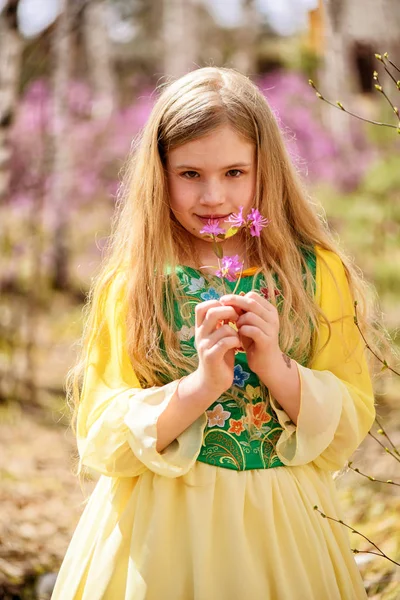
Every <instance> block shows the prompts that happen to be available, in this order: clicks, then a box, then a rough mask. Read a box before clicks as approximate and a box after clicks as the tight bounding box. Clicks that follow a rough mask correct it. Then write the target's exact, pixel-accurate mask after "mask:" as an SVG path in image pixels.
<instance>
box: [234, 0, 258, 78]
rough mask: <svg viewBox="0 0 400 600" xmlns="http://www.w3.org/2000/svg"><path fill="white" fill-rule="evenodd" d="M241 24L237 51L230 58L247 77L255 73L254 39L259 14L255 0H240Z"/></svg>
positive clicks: (255, 38)
mask: <svg viewBox="0 0 400 600" xmlns="http://www.w3.org/2000/svg"><path fill="white" fill-rule="evenodd" d="M241 11H242V26H241V27H240V29H239V32H238V44H237V47H238V49H237V51H236V53H235V55H234V57H233V59H232V61H233V63H234V65H235V67H236V69H238V71H240V72H241V73H244V74H245V75H248V76H249V77H254V76H255V75H256V74H257V73H256V71H257V64H256V40H257V33H258V22H259V15H258V12H257V7H256V3H255V0H242V6H241Z"/></svg>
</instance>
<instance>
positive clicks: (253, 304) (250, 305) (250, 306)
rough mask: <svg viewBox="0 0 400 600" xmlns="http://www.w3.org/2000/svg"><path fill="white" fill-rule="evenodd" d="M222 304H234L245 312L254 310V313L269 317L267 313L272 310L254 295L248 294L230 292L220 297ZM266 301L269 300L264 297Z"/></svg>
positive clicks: (265, 317)
mask: <svg viewBox="0 0 400 600" xmlns="http://www.w3.org/2000/svg"><path fill="white" fill-rule="evenodd" d="M220 302H221V304H223V305H224V306H233V307H235V308H239V309H240V310H242V311H244V312H253V313H254V314H256V315H258V316H260V317H262V318H264V319H267V318H268V317H267V315H268V313H269V312H270V311H269V309H268V307H265V306H264V305H263V304H261V303H260V302H258V301H257V300H256V299H255V298H254V297H252V296H250V295H248V294H246V296H237V295H236V294H229V295H227V296H222V298H220ZM264 302H267V303H268V301H267V300H265V299H264Z"/></svg>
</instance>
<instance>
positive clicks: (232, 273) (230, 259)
mask: <svg viewBox="0 0 400 600" xmlns="http://www.w3.org/2000/svg"><path fill="white" fill-rule="evenodd" d="M242 269H243V263H242V262H241V261H240V260H239V256H238V255H237V254H235V256H224V257H223V258H222V260H221V268H220V269H218V271H217V272H216V276H217V277H225V279H227V280H228V281H236V279H237V277H236V275H237V273H240V271H241V270H242Z"/></svg>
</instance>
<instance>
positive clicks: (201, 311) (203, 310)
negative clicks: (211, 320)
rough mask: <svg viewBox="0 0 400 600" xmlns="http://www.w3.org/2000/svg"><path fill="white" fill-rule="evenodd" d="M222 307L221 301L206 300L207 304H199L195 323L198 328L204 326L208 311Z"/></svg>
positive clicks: (196, 309) (196, 308)
mask: <svg viewBox="0 0 400 600" xmlns="http://www.w3.org/2000/svg"><path fill="white" fill-rule="evenodd" d="M214 306H221V303H220V301H219V300H206V301H205V302H199V304H196V307H195V323H196V327H200V325H202V324H203V321H204V319H205V316H206V314H207V311H208V310H209V309H210V308H212V307H214Z"/></svg>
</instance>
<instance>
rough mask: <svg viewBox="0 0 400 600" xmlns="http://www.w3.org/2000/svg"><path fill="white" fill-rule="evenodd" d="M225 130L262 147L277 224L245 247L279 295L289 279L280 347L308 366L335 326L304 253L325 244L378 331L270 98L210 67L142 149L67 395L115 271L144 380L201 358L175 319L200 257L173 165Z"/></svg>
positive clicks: (175, 94)
mask: <svg viewBox="0 0 400 600" xmlns="http://www.w3.org/2000/svg"><path fill="white" fill-rule="evenodd" d="M225 125H229V126H230V127H231V128H232V129H233V130H234V131H235V132H237V133H238V134H240V135H241V136H243V138H244V139H246V140H249V141H251V142H252V143H253V144H254V145H255V148H256V161H257V165H256V166H257V185H256V196H255V201H254V205H255V207H256V208H258V209H259V210H260V212H261V213H262V214H263V215H265V216H267V217H268V218H269V219H271V221H272V225H271V226H270V227H268V228H267V230H264V231H262V232H261V237H260V238H249V239H248V241H247V248H246V250H247V253H248V254H247V256H248V257H249V261H250V262H249V264H252V265H257V266H258V267H259V269H260V271H261V272H262V273H263V274H264V278H265V280H266V282H267V285H268V288H269V290H270V292H271V293H270V297H271V298H274V293H273V289H274V281H273V278H272V275H271V273H276V275H277V276H278V278H279V282H280V285H281V289H282V293H283V297H284V299H285V301H284V303H283V306H282V313H281V319H280V344H281V349H282V351H283V352H288V351H290V352H291V356H292V357H293V358H294V359H298V360H299V359H304V356H306V357H307V359H308V364H309V363H310V361H311V360H312V358H313V356H314V354H315V347H316V344H315V340H316V339H317V337H318V331H319V327H320V324H321V321H322V322H324V321H325V323H326V324H327V325H328V327H329V323H328V322H327V319H326V317H325V315H323V314H322V313H321V310H320V308H319V307H318V306H317V305H316V303H315V302H314V300H313V293H312V290H313V280H312V274H311V272H310V270H309V268H308V266H307V263H306V261H305V258H304V251H307V250H313V249H314V246H315V245H319V246H321V247H322V248H325V249H328V250H332V251H333V252H335V253H336V254H338V255H339V256H340V258H341V259H342V261H343V264H344V267H345V270H346V274H347V278H348V281H349V284H350V288H351V291H352V293H353V297H354V298H357V300H358V322H359V324H360V327H361V328H363V329H364V331H369V330H370V327H371V325H370V323H371V318H370V317H371V311H370V310H369V308H371V307H372V302H371V301H370V300H368V301H367V296H368V294H367V293H366V292H367V288H366V284H365V283H364V281H363V279H362V276H361V274H360V272H359V271H358V270H357V269H356V268H355V267H354V266H353V265H352V263H351V261H350V260H349V259H348V258H347V257H346V256H345V255H344V254H343V252H342V251H341V250H340V248H339V247H338V244H337V243H336V242H335V240H334V238H333V236H332V235H331V233H330V232H329V229H328V226H327V224H326V221H325V219H324V217H323V215H322V214H319V211H318V210H317V209H316V206H315V205H314V204H313V203H312V202H311V200H310V199H309V197H308V196H307V194H306V192H305V190H304V189H303V186H302V184H301V181H300V178H299V176H298V174H297V172H296V169H295V167H294V166H293V164H292V161H291V159H290V157H289V155H288V152H287V150H286V147H285V143H284V139H283V137H282V133H281V131H280V129H279V127H278V124H277V121H276V119H275V117H274V115H273V113H272V111H271V109H270V107H269V105H268V102H267V100H266V99H265V97H264V96H263V94H262V93H261V92H260V91H259V89H258V88H257V86H256V85H254V84H253V83H252V82H251V81H250V80H249V79H248V78H247V77H245V76H244V75H242V74H240V73H238V72H236V71H234V70H232V69H226V68H216V67H206V68H201V69H198V70H196V71H193V72H191V73H188V74H187V75H185V76H184V77H182V78H180V79H178V80H177V81H175V82H173V83H171V84H169V85H165V86H163V87H162V89H161V93H160V95H159V97H158V100H157V101H156V103H155V105H154V108H153V110H152V112H151V115H150V117H149V119H148V121H147V124H146V125H145V127H144V129H143V130H142V132H141V134H140V136H139V137H138V138H137V139H136V141H135V143H134V144H133V147H132V152H131V156H130V157H129V160H128V161H127V164H126V168H125V173H124V179H123V183H122V185H121V190H120V195H119V198H118V201H117V205H116V209H115V216H114V218H113V221H112V228H111V234H110V237H109V241H108V245H107V248H106V251H105V252H104V255H103V260H102V263H101V265H100V268H99V270H98V274H97V276H96V277H95V278H94V279H93V281H92V285H91V289H90V291H89V294H88V297H87V301H86V305H85V310H84V316H85V326H84V331H83V336H82V340H81V353H80V356H79V358H78V362H77V364H76V365H75V366H74V367H73V368H72V369H71V371H70V372H69V374H68V376H67V395H68V398H69V399H72V400H73V401H74V402H73V403H74V405H75V407H77V405H78V403H79V393H80V384H81V382H82V376H83V372H84V370H85V366H86V362H87V359H88V349H89V346H90V344H91V343H92V341H93V339H94V338H95V336H96V335H98V334H99V333H100V331H101V327H102V326H103V321H104V306H105V301H106V298H107V293H108V288H109V286H110V284H111V283H112V282H113V281H115V280H116V278H120V281H121V285H124V286H125V287H126V293H124V294H123V297H124V299H125V306H124V310H125V311H126V319H125V320H126V328H127V329H126V336H127V337H126V339H127V348H126V350H127V352H128V354H129V358H130V361H131V364H132V368H133V370H134V372H135V374H136V375H137V377H138V380H139V382H140V384H141V386H142V387H151V386H157V385H162V384H163V383H165V378H167V379H168V380H173V379H176V378H178V377H179V376H180V375H181V373H182V369H183V370H186V371H188V370H193V368H194V367H195V362H196V358H197V357H195V358H194V359H193V358H192V359H190V358H187V357H185V356H184V355H183V354H182V352H181V350H180V346H179V340H178V339H177V336H176V334H175V333H174V331H173V328H172V323H173V305H174V300H175V299H176V298H177V297H178V293H179V289H178V288H179V282H178V280H177V277H176V274H175V267H176V266H177V265H178V264H188V262H187V261H190V262H193V260H195V261H196V260H197V259H196V254H195V250H194V247H193V243H192V240H191V235H190V234H188V232H187V231H186V230H185V229H184V228H183V227H182V226H181V225H180V224H179V222H178V221H177V220H176V219H175V218H174V215H173V214H172V212H171V210H170V205H169V199H168V187H167V180H166V169H165V165H166V158H167V155H168V152H169V150H171V149H173V148H176V147H177V146H180V145H181V144H185V143H187V142H190V141H192V140H195V139H197V138H201V137H202V136H204V135H206V134H209V133H210V132H212V131H214V130H215V129H216V128H218V127H220V126H225ZM198 266H199V267H200V266H201V265H198ZM302 269H305V273H306V281H305V283H304V281H303V278H302ZM167 271H168V273H169V274H168V275H166V273H167ZM166 289H167V293H165V290H166ZM161 341H162V343H161ZM165 350H167V354H168V356H167V357H166V353H165Z"/></svg>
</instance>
